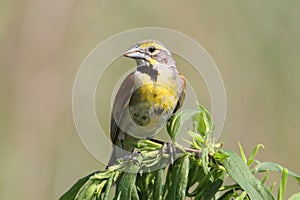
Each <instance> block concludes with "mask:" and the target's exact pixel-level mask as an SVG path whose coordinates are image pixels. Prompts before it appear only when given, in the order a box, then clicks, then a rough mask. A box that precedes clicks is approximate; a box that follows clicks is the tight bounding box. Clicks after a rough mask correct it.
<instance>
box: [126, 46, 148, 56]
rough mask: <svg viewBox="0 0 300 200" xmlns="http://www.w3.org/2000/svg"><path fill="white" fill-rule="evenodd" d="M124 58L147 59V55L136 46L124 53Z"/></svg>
mask: <svg viewBox="0 0 300 200" xmlns="http://www.w3.org/2000/svg"><path fill="white" fill-rule="evenodd" d="M124 56H126V57H128V58H134V59H145V54H144V53H143V52H142V51H141V49H139V48H138V47H136V46H133V47H132V48H130V49H129V50H128V51H126V52H125V53H124Z"/></svg>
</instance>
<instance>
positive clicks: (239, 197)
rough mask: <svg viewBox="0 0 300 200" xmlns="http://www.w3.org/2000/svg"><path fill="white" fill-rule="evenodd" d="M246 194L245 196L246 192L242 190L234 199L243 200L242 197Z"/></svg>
mask: <svg viewBox="0 0 300 200" xmlns="http://www.w3.org/2000/svg"><path fill="white" fill-rule="evenodd" d="M246 196H247V193H246V192H245V191H244V192H242V193H241V194H240V195H239V196H238V197H236V198H235V200H244V198H245V197H246Z"/></svg>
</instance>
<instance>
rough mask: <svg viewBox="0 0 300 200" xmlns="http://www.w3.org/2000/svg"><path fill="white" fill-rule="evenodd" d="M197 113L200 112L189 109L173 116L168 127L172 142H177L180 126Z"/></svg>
mask: <svg viewBox="0 0 300 200" xmlns="http://www.w3.org/2000/svg"><path fill="white" fill-rule="evenodd" d="M197 113H198V111H196V110H191V109H188V110H184V111H181V112H177V113H175V115H173V116H172V118H171V119H170V120H169V121H168V123H167V125H166V126H167V132H168V134H169V135H170V137H171V140H172V141H173V142H175V140H176V136H177V133H178V131H179V129H180V126H181V125H182V124H183V123H184V122H185V121H187V120H188V119H191V118H192V116H194V115H195V114H197Z"/></svg>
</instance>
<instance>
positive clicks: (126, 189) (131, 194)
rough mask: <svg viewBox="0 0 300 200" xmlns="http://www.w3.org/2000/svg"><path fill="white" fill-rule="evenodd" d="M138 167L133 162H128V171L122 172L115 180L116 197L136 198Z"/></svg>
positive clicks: (123, 198)
mask: <svg viewBox="0 0 300 200" xmlns="http://www.w3.org/2000/svg"><path fill="white" fill-rule="evenodd" d="M139 169H140V167H139V166H138V165H136V164H134V163H131V164H129V166H128V172H124V173H123V174H122V176H121V177H120V178H119V180H118V182H117V189H116V197H117V199H120V200H127V199H132V198H136V195H137V194H136V193H137V191H136V186H135V181H136V176H137V172H138V170H139Z"/></svg>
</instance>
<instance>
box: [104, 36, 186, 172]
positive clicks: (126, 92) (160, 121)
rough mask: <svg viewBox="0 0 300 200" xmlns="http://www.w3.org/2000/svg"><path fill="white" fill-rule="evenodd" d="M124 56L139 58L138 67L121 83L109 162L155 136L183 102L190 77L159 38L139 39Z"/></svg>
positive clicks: (113, 109) (109, 164)
mask: <svg viewBox="0 0 300 200" xmlns="http://www.w3.org/2000/svg"><path fill="white" fill-rule="evenodd" d="M124 56H126V57H128V58H133V59H134V60H135V61H136V64H137V66H136V70H135V71H134V72H132V73H131V74H129V75H128V76H127V77H126V78H125V79H124V81H123V83H122V84H121V86H120V88H119V90H118V92H117V94H116V97H115V101H114V104H113V108H112V115H111V127H110V138H111V141H112V143H113V153H112V155H111V158H110V161H109V163H108V166H111V165H114V164H117V163H118V162H117V159H119V158H121V157H124V155H128V154H130V153H131V152H132V151H133V149H134V148H133V145H132V144H134V143H136V142H137V141H138V140H139V139H141V138H147V139H150V138H152V137H153V136H154V135H155V134H157V133H158V132H159V131H160V130H161V129H162V128H163V127H164V125H165V124H166V123H167V121H168V120H169V119H170V117H171V116H172V114H173V113H175V112H176V111H177V110H178V109H179V108H180V107H181V106H182V103H183V100H184V97H185V88H186V80H185V77H184V76H183V75H182V74H180V73H179V72H178V70H177V68H176V63H175V60H174V59H173V58H172V54H171V52H170V51H169V50H168V49H167V48H166V47H165V45H163V44H162V43H161V42H159V41H155V40H145V41H140V42H138V43H136V44H135V45H134V46H133V47H131V48H130V49H129V50H128V51H127V52H125V54H124Z"/></svg>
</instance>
